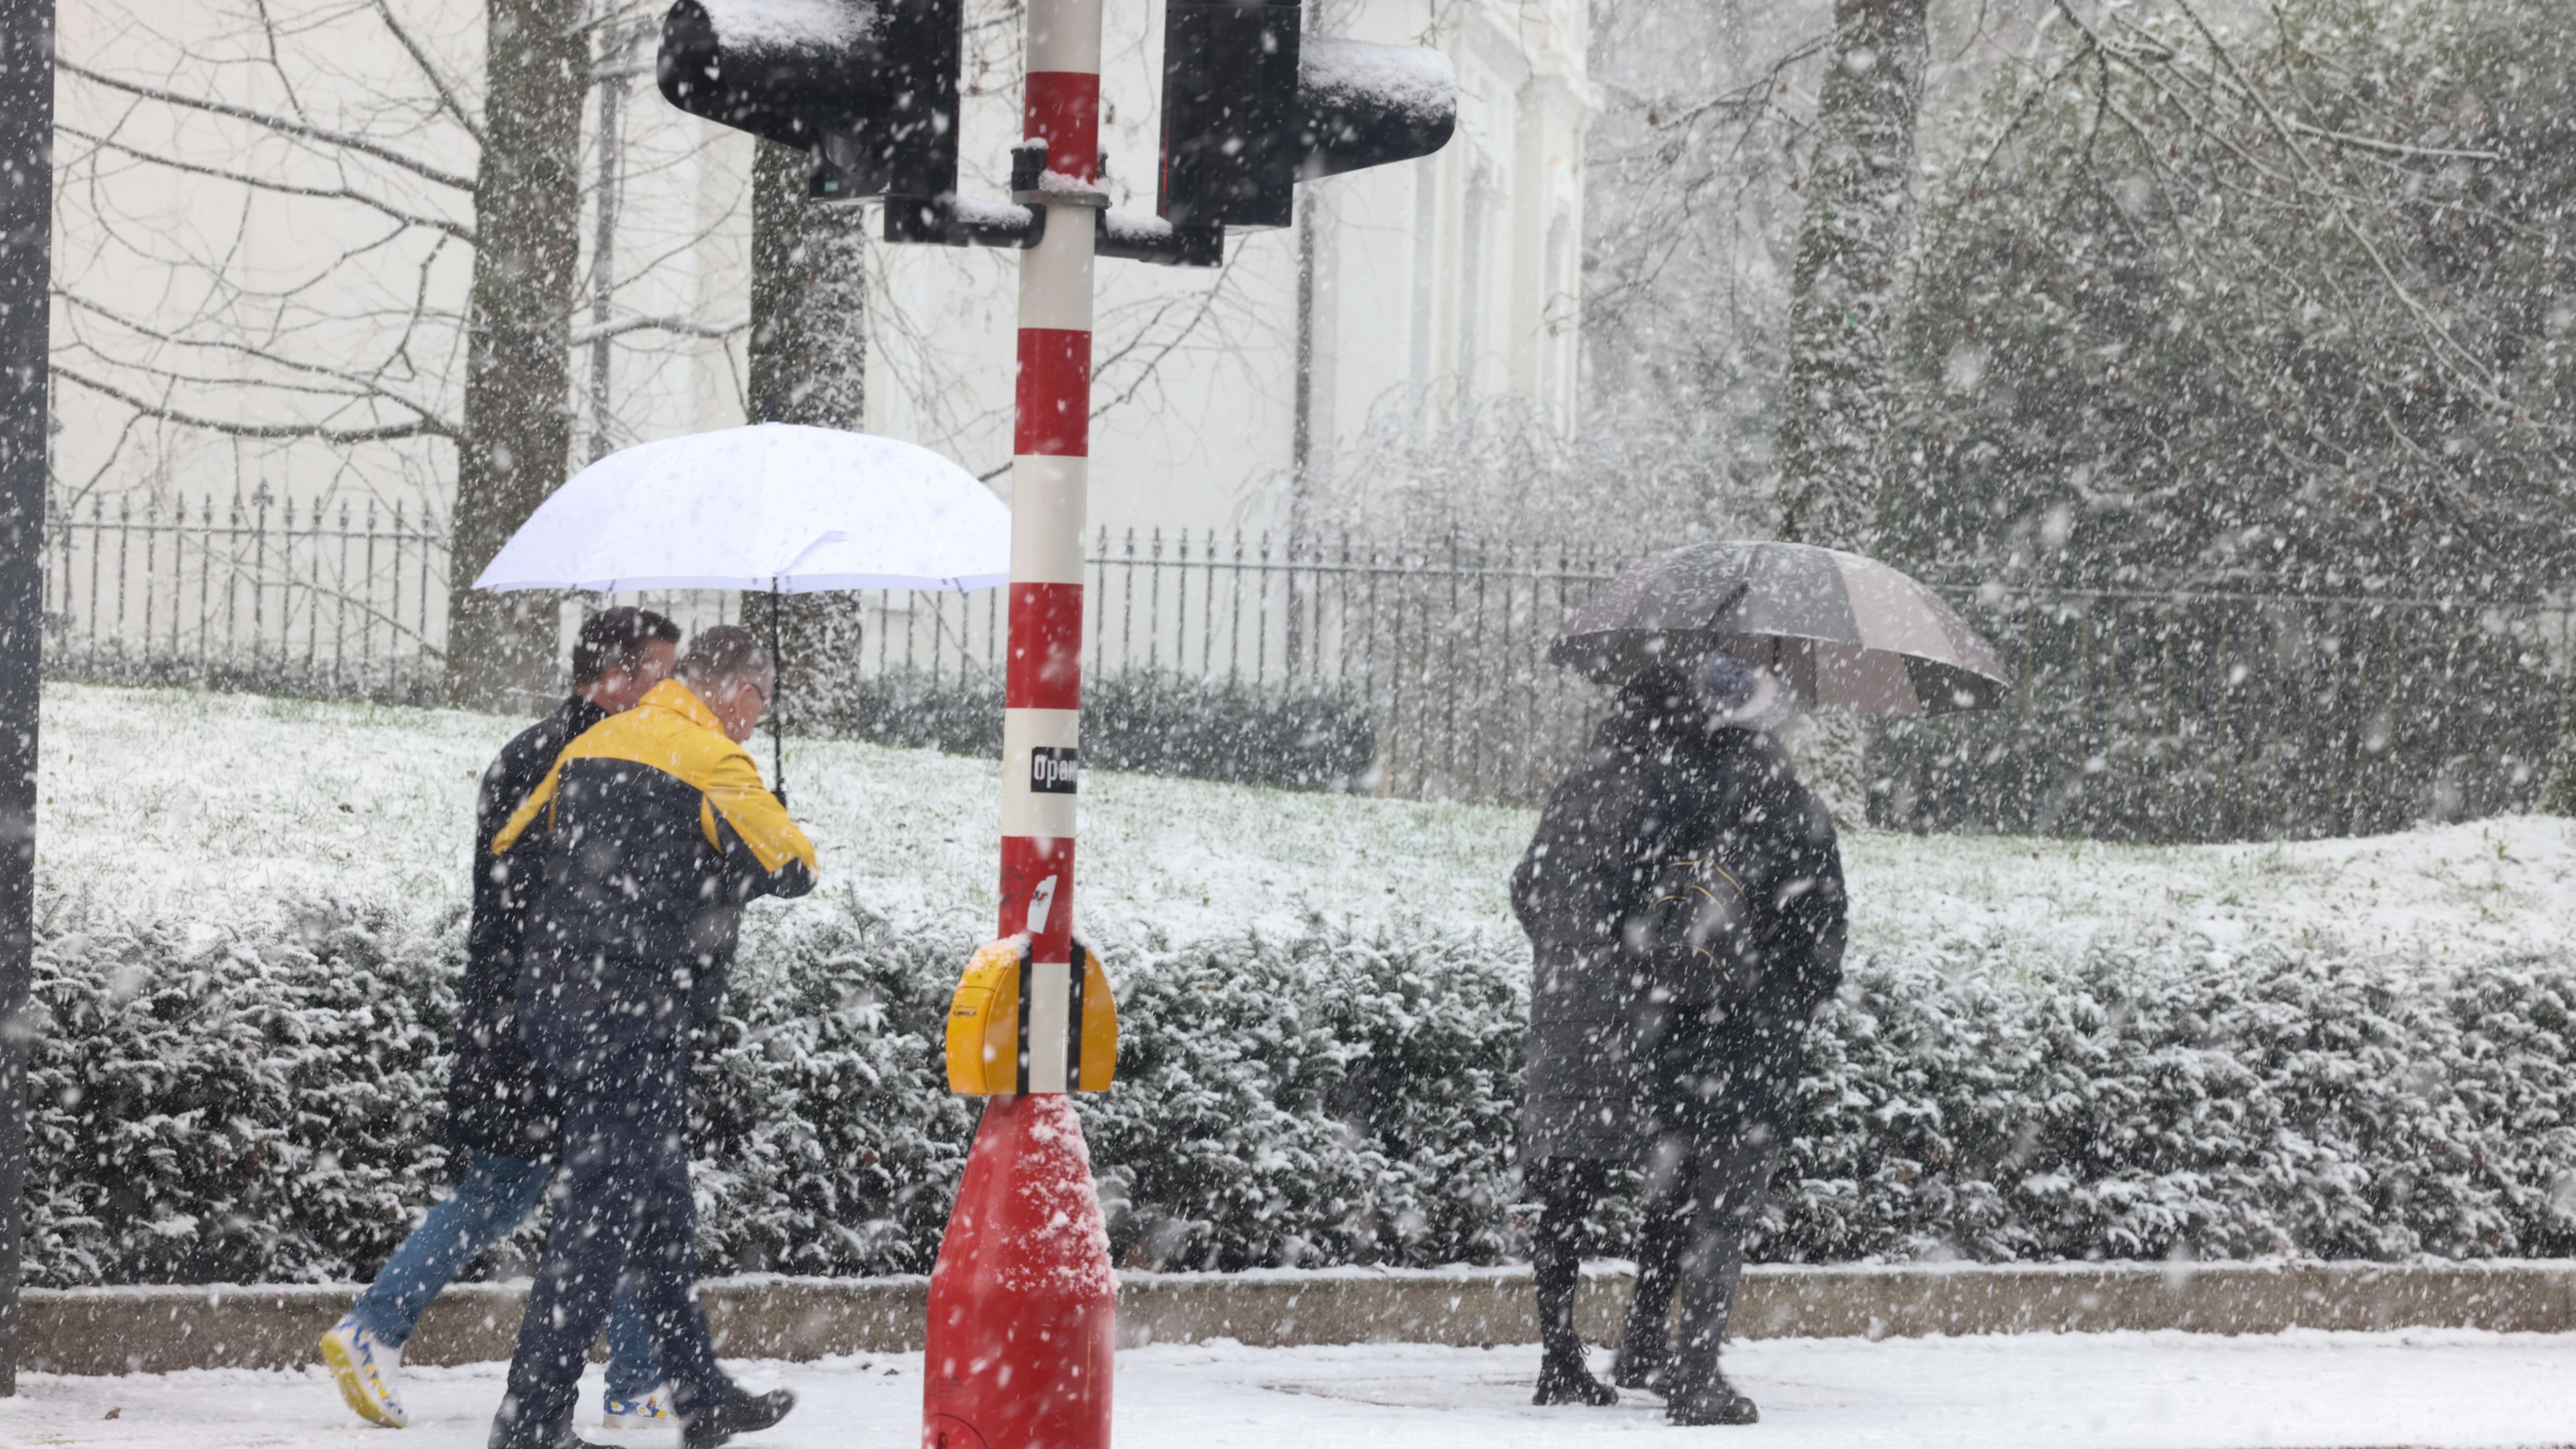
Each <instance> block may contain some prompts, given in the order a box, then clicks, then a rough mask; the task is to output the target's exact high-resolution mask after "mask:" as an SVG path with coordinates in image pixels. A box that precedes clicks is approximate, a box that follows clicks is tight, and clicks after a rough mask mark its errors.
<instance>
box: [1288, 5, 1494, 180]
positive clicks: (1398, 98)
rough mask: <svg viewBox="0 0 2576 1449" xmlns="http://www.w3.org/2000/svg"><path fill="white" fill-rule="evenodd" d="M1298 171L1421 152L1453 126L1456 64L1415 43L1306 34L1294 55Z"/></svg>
mask: <svg viewBox="0 0 2576 1449" xmlns="http://www.w3.org/2000/svg"><path fill="white" fill-rule="evenodd" d="M1297 99H1298V103H1299V108H1300V109H1301V110H1302V111H1303V112H1304V120H1305V125H1306V134H1305V135H1304V136H1303V137H1302V138H1301V139H1302V140H1303V141H1304V142H1305V147H1306V155H1305V161H1304V165H1303V166H1302V167H1301V168H1300V172H1299V174H1300V175H1303V176H1333V175H1338V174H1339V173H1341V172H1344V171H1357V170H1359V169H1360V168H1362V167H1364V166H1378V165H1383V164H1385V163H1386V162H1389V161H1410V160H1412V159H1413V158H1415V157H1417V156H1428V155H1430V154H1431V153H1432V152H1434V151H1437V150H1439V149H1440V148H1441V147H1443V146H1446V145H1448V144H1449V137H1450V136H1451V134H1453V133H1454V132H1456V130H1457V129H1458V68H1457V66H1456V65H1454V64H1453V63H1452V62H1451V61H1450V59H1449V57H1448V55H1447V54H1445V53H1444V52H1441V51H1437V50H1433V49H1431V48H1429V47H1427V46H1420V45H1380V44H1378V43H1376V42H1375V41H1368V40H1343V39H1340V38H1338V37H1334V36H1325V35H1310V36H1307V37H1306V38H1305V42H1304V45H1303V46H1302V48H1301V50H1300V53H1299V54H1298V57H1297Z"/></svg>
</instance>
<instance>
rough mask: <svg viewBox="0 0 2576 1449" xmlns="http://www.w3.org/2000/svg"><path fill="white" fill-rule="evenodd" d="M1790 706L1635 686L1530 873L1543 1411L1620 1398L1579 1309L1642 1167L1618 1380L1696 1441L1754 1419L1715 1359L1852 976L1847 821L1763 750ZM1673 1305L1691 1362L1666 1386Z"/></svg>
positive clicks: (1522, 909)
mask: <svg viewBox="0 0 2576 1449" xmlns="http://www.w3.org/2000/svg"><path fill="white" fill-rule="evenodd" d="M1793 707H1794V701H1793V700H1791V699H1790V698H1789V697H1788V696H1787V695H1786V694H1785V693H1784V692H1783V691H1781V690H1779V689H1778V688H1777V686H1776V685H1774V684H1773V683H1772V682H1771V681H1770V680H1769V679H1768V678H1767V677H1765V676H1758V675H1756V674H1755V673H1754V672H1753V671H1751V670H1749V669H1746V668H1745V667H1744V666H1743V665H1741V664H1738V663H1736V662H1735V661H1734V660H1732V659H1730V658H1727V657H1725V656H1715V657H1713V658H1712V659H1711V660H1709V661H1708V662H1707V663H1706V664H1705V665H1703V666H1700V668H1699V669H1698V670H1696V671H1694V672H1692V673H1684V672H1683V671H1681V670H1672V669H1667V670H1655V671H1650V672H1648V673H1646V674H1644V675H1641V676H1640V677H1638V678H1636V679H1634V680H1631V681H1630V682H1629V684H1628V685H1627V686H1626V687H1625V688H1624V689H1623V690H1622V691H1621V693H1620V696H1619V700H1618V702H1617V705H1616V706H1615V707H1614V709H1613V710H1612V712H1611V714H1610V716H1609V717H1608V718H1607V719H1606V720H1604V721H1603V723H1602V725H1601V726H1600V728H1599V730H1598V731H1597V732H1596V734H1595V736H1594V740H1593V747H1592V750H1591V753H1590V754H1589V756H1588V757H1587V758H1586V760H1585V762H1584V764H1583V766H1582V767H1580V768H1579V769H1577V770H1576V771H1575V772H1574V773H1573V774H1571V775H1569V776H1568V777H1567V778H1566V779H1565V780H1564V781H1563V782H1561V783H1560V784H1559V785H1558V787H1557V788H1556V790H1555V791H1554V792H1553V793H1552V794H1551V795H1550V796H1549V799H1548V804H1547V807H1546V809H1545V811H1544V812H1543V813H1542V815H1541V817H1540V822H1539V828H1538V832H1537V835H1536V837H1535V838H1534V839H1533V840H1532V841H1531V843H1530V849H1529V852H1528V854H1527V855H1525V856H1524V857H1523V859H1522V861H1521V865H1520V869H1519V870H1518V871H1517V872H1516V873H1515V874H1514V877H1513V903H1514V907H1515V909H1516V911H1517V913H1518V915H1519V917H1520V920H1521V923H1522V926H1523V927H1524V929H1525V930H1526V931H1527V932H1528V933H1529V936H1530V939H1531V943H1532V946H1533V948H1534V954H1535V962H1536V971H1535V976H1534V979H1533V983H1532V989H1531V1010H1530V1043H1529V1055H1528V1060H1529V1075H1528V1080H1527V1085H1526V1088H1525V1095H1524V1106H1523V1120H1522V1133H1521V1135H1522V1162H1523V1170H1524V1174H1525V1176H1526V1177H1527V1179H1528V1180H1529V1181H1530V1183H1531V1185H1532V1186H1533V1188H1534V1189H1535V1190H1536V1191H1537V1192H1538V1194H1539V1196H1540V1199H1541V1205H1542V1211H1541V1218H1540V1224H1539V1231H1538V1233H1537V1238H1536V1242H1535V1244H1534V1249H1533V1253H1532V1258H1533V1266H1534V1268H1535V1270H1536V1277H1537V1279H1538V1300H1539V1319H1540V1337H1541V1340H1542V1343H1543V1345H1544V1348H1545V1358H1544V1360H1543V1363H1542V1367H1541V1370H1540V1379H1539V1385H1538V1394H1537V1401H1538V1402H1540V1403H1565V1402H1584V1403H1594V1404H1606V1403H1610V1402H1615V1400H1616V1398H1617V1394H1616V1391H1615V1390H1614V1389H1612V1388H1610V1387H1609V1386H1607V1385H1603V1384H1601V1383H1599V1382H1597V1381H1596V1380H1594V1379H1593V1377H1592V1376H1591V1374H1590V1372H1589V1370H1588V1369H1586V1367H1585V1366H1584V1363H1583V1343H1582V1339H1581V1337H1580V1335H1579V1334H1578V1333H1577V1332H1576V1330H1575V1327H1574V1319H1573V1307H1574V1291H1575V1285H1576V1281H1577V1276H1578V1272H1579V1267H1580V1258H1581V1252H1582V1248H1583V1246H1584V1244H1585V1240H1586V1238H1587V1236H1588V1234H1587V1231H1586V1228H1587V1219H1589V1218H1590V1216H1591V1215H1592V1213H1593V1211H1594V1210H1595V1208H1596V1206H1597V1203H1598V1200H1599V1198H1600V1197H1601V1196H1602V1195H1603V1194H1604V1193H1606V1192H1607V1191H1608V1190H1609V1189H1610V1188H1611V1186H1612V1184H1613V1182H1614V1180H1615V1179H1617V1178H1619V1177H1620V1176H1622V1175H1623V1171H1624V1169H1626V1168H1628V1167H1629V1166H1631V1165H1635V1164H1639V1162H1640V1158H1641V1154H1642V1156H1643V1164H1642V1165H1643V1166H1645V1168H1646V1169H1647V1172H1648V1183H1649V1193H1650V1202H1649V1205H1648V1211H1647V1215H1646V1234H1645V1241H1644V1243H1643V1244H1641V1248H1640V1252H1639V1254H1638V1257H1639V1262H1640V1272H1639V1282H1638V1293H1637V1299H1636V1302H1635V1304H1634V1305H1633V1306H1632V1308H1631V1310H1630V1313H1629V1318H1628V1325H1627V1341H1626V1343H1625V1344H1624V1345H1623V1347H1622V1350H1621V1354H1620V1363H1619V1366H1618V1370H1617V1372H1616V1377H1617V1378H1618V1380H1619V1381H1620V1382H1622V1383H1625V1384H1628V1385H1630V1386H1636V1387H1643V1386H1646V1385H1647V1384H1648V1383H1650V1382H1653V1381H1658V1380H1662V1381H1665V1382H1667V1386H1668V1388H1669V1389H1670V1390H1671V1394H1672V1397H1671V1400H1670V1403H1669V1406H1668V1412H1670V1413H1671V1415H1672V1416H1673V1417H1674V1418H1675V1419H1677V1420H1681V1421H1683V1422H1688V1423H1703V1422H1733V1421H1738V1419H1737V1418H1736V1417H1732V1416H1740V1415H1744V1414H1749V1413H1750V1411H1751V1405H1750V1404H1749V1403H1744V1404H1740V1407H1737V1405H1738V1404H1739V1403H1740V1401H1738V1400H1734V1399H1732V1398H1731V1397H1730V1396H1731V1394H1732V1391H1731V1390H1728V1389H1726V1388H1725V1386H1724V1380H1723V1378H1722V1376H1720V1375H1718V1373H1717V1369H1716V1345H1717V1342H1718V1340H1719V1339H1720V1338H1722V1336H1723V1333H1724V1327H1725V1314H1726V1310H1727V1308H1728V1306H1729V1305H1730V1304H1731V1301H1732V1297H1733V1292H1734V1286H1735V1281H1736V1276H1737V1273H1738V1271H1739V1270H1740V1268H1741V1263H1742V1230H1743V1227H1744V1225H1745V1224H1746V1223H1747V1222H1748V1221H1749V1217H1750V1213H1751V1211H1752V1210H1753V1209H1754V1208H1755V1207H1756V1206H1758V1204H1759V1200H1760V1196H1761V1193H1762V1191H1763V1190H1764V1188H1765V1187H1766V1186H1767V1183H1768V1177H1769V1171H1770V1165H1771V1163H1772V1162H1774V1161H1776V1156H1777V1150H1778V1142H1779V1138H1780V1136H1781V1134H1782V1133H1783V1132H1784V1131H1785V1129H1786V1121H1785V1115H1784V1114H1785V1110H1786V1107H1787V1104H1788V1089H1789V1087H1790V1086H1792V1085H1794V1083H1795V1080H1796V1074H1797V1066H1798V1050H1799V1044H1800V1041H1801V1038H1802V1035H1803V1030H1804V1026H1805V1023H1806V1020H1807V1018H1808V1017H1809V1016H1810V1015H1811V1014H1812V1013H1813V1011H1814V1008H1815V1006H1816V1004H1817V1003H1819V1002H1821V1001H1822V1000H1823V999H1824V998H1825V997H1826V996H1830V995H1831V993H1832V991H1833V989H1834V986H1835V984H1837V983H1838V982H1839V980H1840V973H1841V966H1840V962H1841V940H1842V937H1841V932H1842V877H1841V869H1840V864H1839V858H1838V856H1837V854H1836V851H1835V845H1834V838H1833V824H1832V820H1831V818H1830V816H1829V815H1827V814H1826V812H1825V811H1824V810H1823V809H1822V808H1821V807H1820V806H1819V805H1818V804H1817V803H1816V802H1815V801H1814V799H1813V798H1812V797H1811V796H1809V795H1807V793H1806V792H1805V791H1804V790H1803V789H1802V788H1800V787H1799V786H1798V785H1797V782H1796V779H1795V777H1794V775H1792V774H1791V773H1790V771H1789V768H1788V762H1787V759H1786V756H1785V755H1784V754H1783V753H1782V752H1781V751H1780V749H1779V746H1778V745H1777V744H1776V743H1775V742H1774V741H1773V740H1772V739H1771V737H1770V734H1769V731H1770V730H1772V729H1774V728H1776V727H1778V726H1779V725H1781V724H1783V723H1785V722H1786V721H1787V719H1788V718H1789V717H1790V716H1791V714H1792V712H1793ZM1711 887H1716V888H1717V890H1716V891H1715V892H1714V893H1713V892H1712V891H1711V889H1710V888H1711ZM1721 897H1722V898H1724V899H1725V900H1726V901H1727V902H1728V904H1727V905H1726V906H1725V908H1724V909H1722V910H1721V909H1719V907H1718V905H1717V902H1718V900H1719V899H1720V898H1721ZM1720 960H1723V961H1724V962H1725V963H1726V965H1725V969H1723V970H1719V969H1718V968H1717V967H1715V966H1713V965H1712V964H1711V963H1713V962H1716V961H1720ZM1677 1285H1680V1286H1684V1287H1686V1289H1687V1291H1686V1292H1685V1294H1684V1300H1685V1319H1686V1322H1685V1331H1684V1343H1683V1353H1682V1356H1681V1360H1680V1362H1679V1363H1678V1364H1676V1365H1674V1366H1673V1371H1672V1372H1671V1373H1670V1374H1669V1375H1667V1374H1666V1373H1665V1372H1664V1371H1665V1369H1666V1364H1665V1362H1664V1360H1665V1358H1666V1356H1667V1349H1666V1338H1665V1332H1664V1324H1665V1321H1666V1319H1667V1318H1668V1316H1669V1314H1670V1310H1671V1305H1672V1296H1673V1293H1674V1291H1675V1288H1676V1286H1677ZM1703 1350H1704V1351H1703Z"/></svg>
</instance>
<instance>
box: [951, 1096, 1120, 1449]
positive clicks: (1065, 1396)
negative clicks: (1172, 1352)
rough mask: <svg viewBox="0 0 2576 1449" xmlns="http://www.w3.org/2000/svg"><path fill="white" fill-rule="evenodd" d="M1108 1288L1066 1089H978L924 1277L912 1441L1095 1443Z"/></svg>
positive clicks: (1110, 1338)
mask: <svg viewBox="0 0 2576 1449" xmlns="http://www.w3.org/2000/svg"><path fill="white" fill-rule="evenodd" d="M1117 1294H1118V1289H1117V1280H1116V1278H1115V1277H1114V1276H1112V1274H1111V1273H1110V1269H1109V1232H1108V1229H1107V1226H1106V1225H1105V1224H1104V1223H1103V1222H1102V1220H1101V1216H1100V1195H1099V1193H1098V1191H1097V1190H1096V1189H1095V1188H1094V1187H1093V1186H1092V1181H1091V1152H1090V1149H1089V1148H1088V1147H1086V1146H1085V1145H1084V1144H1083V1140H1082V1124H1081V1122H1079V1121H1078V1120H1076V1119H1075V1117H1074V1113H1073V1102H1072V1100H1071V1099H1070V1098H1067V1097H1063V1096H1058V1095H1054V1094H1051V1093H1050V1094H1046V1095H1037V1096H1025V1097H994V1098H992V1099H990V1100H989V1101H988V1102H987V1103H986V1104H985V1107H984V1120H983V1123H982V1124H981V1125H980V1126H978V1127H977V1128H976V1129H975V1146H974V1149H973V1150H972V1151H971V1152H969V1153H968V1154H967V1157H966V1176H965V1180H964V1181H963V1182H960V1183H959V1184H958V1186H957V1206H956V1209H955V1210H954V1211H953V1212H951V1213H950V1215H949V1218H948V1235H947V1236H946V1237H945V1238H944V1239H942V1240H941V1242H940V1245H939V1265H938V1266H937V1267H936V1268H934V1269H932V1270H931V1274H930V1335H929V1347H928V1351H927V1352H926V1353H925V1354H924V1355H923V1369H924V1373H923V1385H922V1430H921V1442H922V1446H923V1449H1108V1445H1109V1388H1110V1374H1111V1357H1110V1356H1111V1354H1112V1352H1113V1351H1114V1350H1115V1349H1116V1347H1117V1337H1118V1296H1117Z"/></svg>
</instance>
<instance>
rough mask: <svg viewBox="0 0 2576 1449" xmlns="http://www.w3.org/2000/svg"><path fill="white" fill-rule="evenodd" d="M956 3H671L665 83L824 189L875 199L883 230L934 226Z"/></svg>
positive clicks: (680, 102)
mask: <svg viewBox="0 0 2576 1449" xmlns="http://www.w3.org/2000/svg"><path fill="white" fill-rule="evenodd" d="M963 23H964V6H963V0H794V3H792V4H781V3H778V0H679V3H678V4H676V5H673V6H672V7H671V9H670V13H669V14H667V15H665V16H664V17H663V19H662V54H661V63H660V67H659V72H660V80H661V86H662V94H663V96H664V97H665V98H666V99H668V100H669V101H670V102H671V104H673V105H675V106H678V107H679V108H680V109H681V110H684V111H687V112H688V113H689V114H691V115H694V116H702V117H705V118H706V119H707V120H710V121H716V122H719V123H721V124H723V125H727V126H731V127H733V128H735V129H736V130H741V131H749V132H750V133H752V134H753V135H755V136H759V137H761V138H763V139H764V140H770V141H775V142H777V143H778V144H780V145H782V146H790V147H793V148H795V149H796V150H799V151H803V152H805V153H806V154H807V155H809V156H811V157H813V158H814V171H813V187H812V190H813V195H814V196H815V197H816V198H818V199H821V200H828V201H841V200H855V199H856V198H859V197H862V196H884V197H886V198H887V205H886V233H887V239H888V240H894V241H911V240H946V238H945V237H944V236H942V237H928V236H923V237H916V236H910V235H903V236H898V235H897V234H896V233H897V232H898V231H904V230H910V229H916V228H919V227H923V226H930V227H933V228H937V227H938V226H939V225H940V223H941V219H942V218H943V217H945V216H946V215H947V214H948V211H949V203H950V201H951V200H952V199H953V197H954V196H955V194H956V191H957V69H958V60H959V54H960V51H961V50H962V48H963V37H964V30H963V28H962V27H963Z"/></svg>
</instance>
